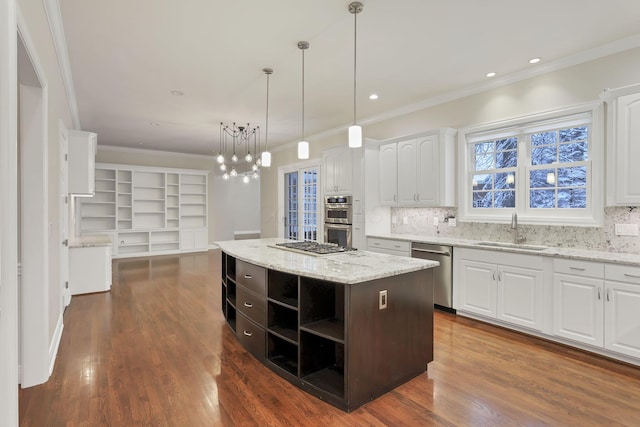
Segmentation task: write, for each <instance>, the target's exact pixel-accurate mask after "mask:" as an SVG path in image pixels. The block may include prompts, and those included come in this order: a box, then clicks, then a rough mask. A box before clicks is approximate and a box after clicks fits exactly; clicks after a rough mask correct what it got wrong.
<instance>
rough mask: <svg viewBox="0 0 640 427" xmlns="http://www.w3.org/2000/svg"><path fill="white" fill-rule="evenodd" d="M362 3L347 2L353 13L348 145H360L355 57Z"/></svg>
mask: <svg viewBox="0 0 640 427" xmlns="http://www.w3.org/2000/svg"><path fill="white" fill-rule="evenodd" d="M362 8H363V6H362V3H360V2H359V1H354V2H352V3H350V4H349V13H352V14H353V124H352V125H351V126H349V147H351V148H358V147H362V128H361V127H360V126H359V125H358V124H356V58H357V51H358V50H357V35H358V31H357V29H358V13H360V12H362Z"/></svg>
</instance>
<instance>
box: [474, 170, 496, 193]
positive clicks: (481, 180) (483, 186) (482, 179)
mask: <svg viewBox="0 0 640 427" xmlns="http://www.w3.org/2000/svg"><path fill="white" fill-rule="evenodd" d="M473 189H474V190H491V189H493V175H491V174H483V175H473Z"/></svg>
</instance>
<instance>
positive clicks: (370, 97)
mask: <svg viewBox="0 0 640 427" xmlns="http://www.w3.org/2000/svg"><path fill="white" fill-rule="evenodd" d="M369 99H378V94H377V93H372V94H371V95H369Z"/></svg>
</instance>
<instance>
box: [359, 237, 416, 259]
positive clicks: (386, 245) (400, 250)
mask: <svg viewBox="0 0 640 427" xmlns="http://www.w3.org/2000/svg"><path fill="white" fill-rule="evenodd" d="M367 250H368V251H370V252H379V253H382V254H388V255H397V256H406V257H410V256H411V242H409V241H406V240H394V239H381V238H379V237H368V238H367Z"/></svg>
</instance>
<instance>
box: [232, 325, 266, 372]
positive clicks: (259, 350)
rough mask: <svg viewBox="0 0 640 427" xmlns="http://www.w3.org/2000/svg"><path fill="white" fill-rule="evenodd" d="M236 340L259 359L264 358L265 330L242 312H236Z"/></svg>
mask: <svg viewBox="0 0 640 427" xmlns="http://www.w3.org/2000/svg"><path fill="white" fill-rule="evenodd" d="M236 331H237V334H238V341H240V344H242V346H243V347H244V348H245V349H246V350H247V351H248V352H249V353H251V354H253V355H254V356H255V357H257V358H258V359H260V360H264V358H265V352H266V345H265V341H266V332H265V330H264V329H263V328H261V327H260V326H258V325H256V324H255V323H253V322H252V321H251V320H249V319H247V318H246V317H245V316H243V315H242V313H238V319H237V321H236Z"/></svg>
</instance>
